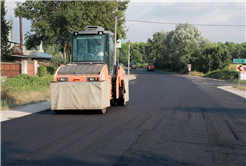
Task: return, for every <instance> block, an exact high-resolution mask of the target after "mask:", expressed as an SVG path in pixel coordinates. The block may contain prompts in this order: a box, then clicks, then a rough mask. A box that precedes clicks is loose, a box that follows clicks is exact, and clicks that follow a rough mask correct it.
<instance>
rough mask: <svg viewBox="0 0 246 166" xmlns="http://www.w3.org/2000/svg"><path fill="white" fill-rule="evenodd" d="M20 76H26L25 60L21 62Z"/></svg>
mask: <svg viewBox="0 0 246 166" xmlns="http://www.w3.org/2000/svg"><path fill="white" fill-rule="evenodd" d="M21 74H27V60H22V61H21Z"/></svg>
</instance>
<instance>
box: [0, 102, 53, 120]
mask: <svg viewBox="0 0 246 166" xmlns="http://www.w3.org/2000/svg"><path fill="white" fill-rule="evenodd" d="M46 109H50V101H44V102H41V103H35V104H28V105H25V106H20V107H15V108H11V109H9V110H3V111H2V110H1V122H3V121H7V120H11V119H15V118H19V117H22V116H26V115H30V114H33V113H36V112H40V111H43V110H46Z"/></svg>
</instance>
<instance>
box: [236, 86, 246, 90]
mask: <svg viewBox="0 0 246 166" xmlns="http://www.w3.org/2000/svg"><path fill="white" fill-rule="evenodd" d="M233 88H237V89H241V90H245V91H246V86H243V85H239V86H238V85H233Z"/></svg>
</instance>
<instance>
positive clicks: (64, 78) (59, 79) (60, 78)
mask: <svg viewBox="0 0 246 166" xmlns="http://www.w3.org/2000/svg"><path fill="white" fill-rule="evenodd" d="M57 81H62V82H64V81H68V78H67V77H59V78H57Z"/></svg>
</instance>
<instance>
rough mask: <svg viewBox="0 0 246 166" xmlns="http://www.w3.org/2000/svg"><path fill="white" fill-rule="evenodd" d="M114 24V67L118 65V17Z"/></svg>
mask: <svg viewBox="0 0 246 166" xmlns="http://www.w3.org/2000/svg"><path fill="white" fill-rule="evenodd" d="M114 19H115V24H114V65H116V36H117V16H115V18H114Z"/></svg>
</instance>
